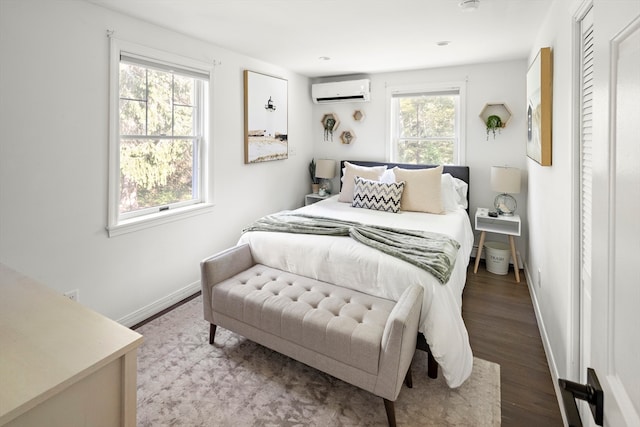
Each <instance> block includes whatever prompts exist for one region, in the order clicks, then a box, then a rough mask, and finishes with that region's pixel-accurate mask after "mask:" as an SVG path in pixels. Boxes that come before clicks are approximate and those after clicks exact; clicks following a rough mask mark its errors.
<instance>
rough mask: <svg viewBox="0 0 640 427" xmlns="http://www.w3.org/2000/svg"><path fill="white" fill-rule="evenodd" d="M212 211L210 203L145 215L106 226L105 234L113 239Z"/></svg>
mask: <svg viewBox="0 0 640 427" xmlns="http://www.w3.org/2000/svg"><path fill="white" fill-rule="evenodd" d="M212 210H213V204H212V203H199V204H197V205H191V206H185V207H183V208H177V209H173V210H167V211H163V212H158V213H155V214H151V215H145V216H144V217H139V218H131V219H128V220H125V221H121V222H120V223H119V224H115V225H111V226H108V227H107V232H108V233H109V237H115V236H119V235H121V234H127V233H133V232H134V231H139V230H144V229H146V228H151V227H156V226H158V225H162V224H167V223H169V222H174V221H179V220H181V219H184V218H189V217H192V216H195V215H202V214H205V213H208V212H211V211H212Z"/></svg>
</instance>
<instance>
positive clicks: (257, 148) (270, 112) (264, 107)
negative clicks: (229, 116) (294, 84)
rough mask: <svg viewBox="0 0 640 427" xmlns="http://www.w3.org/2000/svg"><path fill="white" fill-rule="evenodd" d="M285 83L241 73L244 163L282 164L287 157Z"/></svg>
mask: <svg viewBox="0 0 640 427" xmlns="http://www.w3.org/2000/svg"><path fill="white" fill-rule="evenodd" d="M287 85H288V82H287V80H284V79H281V78H279V77H273V76H269V75H266V74H261V73H256V72H253V71H249V70H245V71H244V135H245V136H244V162H245V164H249V163H259V162H268V161H271V160H282V159H286V158H288V156H289V143H288V130H287V128H288V121H287V120H288V119H287V116H288V105H287V104H288V100H287V96H288V88H287Z"/></svg>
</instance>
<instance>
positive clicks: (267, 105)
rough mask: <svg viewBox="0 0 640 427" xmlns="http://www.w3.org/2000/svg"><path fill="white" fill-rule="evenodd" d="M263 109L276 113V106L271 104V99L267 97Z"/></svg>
mask: <svg viewBox="0 0 640 427" xmlns="http://www.w3.org/2000/svg"><path fill="white" fill-rule="evenodd" d="M264 109H265V110H267V111H271V112H274V111H276V106H275V105H274V104H273V101H272V100H271V97H269V100H268V101H267V104H266V105H265V106H264Z"/></svg>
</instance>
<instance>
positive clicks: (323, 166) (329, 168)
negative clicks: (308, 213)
mask: <svg viewBox="0 0 640 427" xmlns="http://www.w3.org/2000/svg"><path fill="white" fill-rule="evenodd" d="M335 176H336V161H335V160H331V159H318V161H317V162H316V177H317V178H320V192H319V194H320V195H321V196H324V195H325V194H331V179H332V178H333V177H335Z"/></svg>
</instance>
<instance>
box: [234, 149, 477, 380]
mask: <svg viewBox="0 0 640 427" xmlns="http://www.w3.org/2000/svg"><path fill="white" fill-rule="evenodd" d="M381 167H386V169H385V171H384V172H383V173H382V174H379V171H380V170H381ZM373 168H378V169H373ZM394 168H400V169H394ZM436 168H437V167H436V166H433V165H405V164H397V163H381V162H362V161H342V162H341V168H340V171H341V183H342V185H341V192H340V194H339V195H334V196H332V197H330V198H327V199H325V200H322V201H320V202H317V203H314V204H312V205H309V206H305V207H303V208H300V209H297V210H296V211H294V213H295V214H300V215H303V216H310V217H322V218H333V219H337V220H340V221H348V222H355V223H359V224H367V225H372V226H379V227H393V228H394V229H406V230H423V231H425V232H437V233H442V234H444V235H446V236H449V237H450V238H451V239H453V240H455V241H456V242H458V244H459V249H458V250H457V253H456V254H455V263H454V264H453V265H452V268H451V269H450V274H449V275H448V276H447V277H446V281H444V282H443V280H444V279H443V278H442V277H438V276H437V275H434V274H431V273H429V272H428V271H425V270H424V269H422V268H420V267H418V266H416V265H413V264H411V263H409V262H406V261H404V260H402V259H398V258H396V257H394V256H391V255H389V254H387V253H384V252H381V251H379V250H378V249H375V248H373V247H370V246H367V245H364V244H362V243H360V242H359V241H357V240H354V239H352V238H350V237H348V236H332V235H315V234H297V233H282V232H275V231H266V232H265V231H247V232H245V233H244V234H243V235H242V236H241V238H240V241H239V243H248V244H249V245H250V246H251V251H252V253H253V254H254V257H255V258H256V261H257V262H259V263H261V264H264V265H267V266H269V267H273V268H277V269H280V270H284V271H289V272H291V273H295V274H298V275H301V276H306V277H310V278H313V279H316V280H321V281H324V282H328V283H332V284H335V285H338V286H342V287H346V288H351V289H355V290H358V291H360V292H364V293H367V294H370V295H374V296H379V297H382V298H386V299H391V300H398V298H399V297H400V295H401V294H402V293H403V292H404V290H405V289H406V288H407V287H408V286H409V284H411V283H417V284H420V285H421V286H422V287H423V288H424V290H425V292H424V298H423V302H422V312H421V317H420V325H419V332H420V333H421V337H419V340H418V341H419V347H420V345H422V346H423V347H427V346H428V350H429V352H430V354H431V355H432V356H433V358H434V359H435V361H436V362H437V363H438V365H439V366H440V368H441V371H442V374H443V376H444V377H445V380H446V382H447V384H448V385H449V387H452V388H455V387H458V386H460V385H461V384H462V383H463V382H464V381H465V380H466V379H467V378H468V377H469V375H470V374H471V369H472V365H473V355H472V352H471V348H470V345H469V339H468V334H467V331H466V328H465V325H464V322H463V320H462V313H461V308H462V291H463V289H464V285H465V281H466V272H467V266H468V263H469V256H470V253H471V249H472V247H473V232H472V229H471V223H470V221H469V216H468V188H469V187H468V185H469V169H468V167H465V166H445V167H444V168H443V170H442V173H440V172H438V175H441V176H442V177H444V176H445V175H444V174H448V175H449V177H448V178H447V179H448V180H449V181H450V182H451V183H452V184H451V185H453V190H454V193H449V191H450V190H448V188H449V187H447V189H446V190H445V189H444V188H445V184H444V180H445V179H444V178H438V185H440V182H441V181H440V179H442V186H441V187H440V190H441V195H440V196H439V197H440V199H441V200H442V202H443V203H444V204H445V205H447V206H443V208H445V207H446V209H445V212H443V213H441V214H434V213H425V212H417V211H408V210H399V211H398V212H397V213H392V212H388V211H382V210H376V209H366V208H365V209H363V208H359V207H353V206H352V205H353V204H354V203H353V201H352V202H345V200H344V199H345V198H348V196H349V194H348V193H349V189H348V188H347V186H348V185H349V183H350V181H351V180H352V179H353V178H352V177H353V174H354V173H356V174H358V176H360V175H362V176H365V175H367V173H368V171H370V170H371V171H373V170H375V172H372V174H373V175H376V174H379V175H378V176H377V180H376V179H371V180H370V181H379V182H382V181H384V180H385V179H386V180H389V177H388V174H389V171H390V170H394V171H396V175H398V176H396V177H395V178H398V177H399V176H401V173H402V174H407V173H409V172H406V171H408V170H412V171H413V170H415V171H420V172H416V173H419V174H427V173H429V172H427V171H424V170H425V169H436ZM345 171H346V175H345V176H343V173H345ZM354 171H355V172H354ZM363 171H365V172H363ZM431 172H433V171H431ZM431 175H433V173H431ZM407 176H409V175H402V177H404V178H406V177H407ZM363 179H364V178H362V177H361V176H360V178H358V179H357V180H356V185H359V184H362V183H364V182H365V181H362V180H363ZM391 180H392V181H393V178H392V179H391ZM413 180H414V178H413V175H411V176H409V178H408V179H407V180H406V182H407V183H409V182H413V184H412V185H413V187H411V193H409V189H410V187H409V185H406V190H405V192H404V196H403V197H405V196H407V198H406V200H407V202H408V201H409V198H408V194H416V193H415V192H416V191H417V190H420V192H421V194H422V193H424V191H423V189H422V187H421V186H420V187H418V186H416V185H415V182H416V181H413ZM369 184H371V183H369ZM372 185H378V184H375V183H374V184H372ZM380 185H382V184H380ZM433 188H435V187H433V186H431V187H429V191H431V190H433ZM354 190H356V191H358V192H357V193H354V194H355V197H354V196H353V195H352V196H351V199H352V200H353V199H354V198H357V197H359V196H360V192H359V191H360V190H362V188H361V187H360V186H358V187H355V188H354ZM447 197H448V199H447ZM451 198H453V199H454V201H453V202H452V201H451ZM341 199H342V201H341ZM445 199H447V200H446V203H445ZM406 207H409V205H406ZM420 338H422V339H420ZM427 343H428V344H427ZM423 349H425V348H423Z"/></svg>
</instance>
